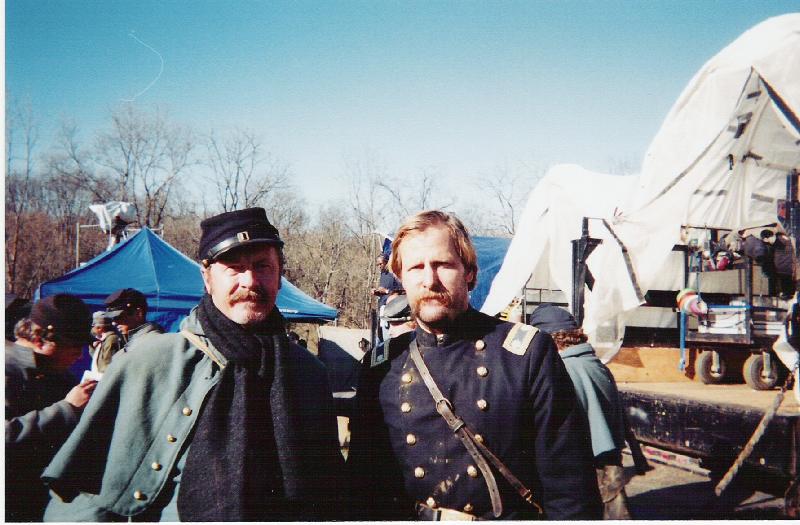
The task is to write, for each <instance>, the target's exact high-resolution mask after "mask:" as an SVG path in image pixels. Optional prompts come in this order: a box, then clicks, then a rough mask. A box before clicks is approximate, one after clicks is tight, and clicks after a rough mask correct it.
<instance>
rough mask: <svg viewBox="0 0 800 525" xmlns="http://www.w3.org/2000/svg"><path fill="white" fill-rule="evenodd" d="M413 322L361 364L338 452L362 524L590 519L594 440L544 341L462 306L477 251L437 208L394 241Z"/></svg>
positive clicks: (527, 329)
mask: <svg viewBox="0 0 800 525" xmlns="http://www.w3.org/2000/svg"><path fill="white" fill-rule="evenodd" d="M390 264H391V268H392V271H393V272H394V273H395V274H396V275H398V276H399V277H400V280H401V282H402V284H403V288H405V290H406V293H407V296H408V302H409V304H410V306H411V312H412V316H413V317H414V319H415V321H416V324H417V328H416V330H415V331H413V332H410V333H409V334H404V335H402V336H399V337H397V338H396V339H392V340H390V344H389V345H388V346H389V350H388V355H386V356H385V357H384V358H381V359H373V358H372V356H367V357H365V358H364V360H363V362H364V363H365V367H364V369H363V370H362V377H361V380H360V382H359V388H358V393H357V403H356V410H355V414H356V415H355V416H354V418H353V420H352V421H351V429H352V438H351V442H350V453H349V458H348V463H349V467H350V468H351V469H352V475H353V477H354V482H355V483H356V487H355V489H356V490H355V493H358V494H359V495H360V496H361V497H362V498H363V501H365V502H367V503H368V505H367V506H366V509H365V510H367V513H366V515H365V516H364V517H366V518H371V519H395V520H398V519H413V518H417V519H423V520H434V521H440V520H477V519H530V518H536V517H546V518H547V519H551V520H559V519H599V518H600V517H601V516H602V507H601V503H600V498H599V494H598V490H597V484H596V480H595V473H594V466H593V463H592V454H591V443H590V440H589V432H588V428H587V426H586V421H585V419H584V416H583V414H582V413H581V409H580V405H579V404H578V402H577V399H576V396H575V391H574V390H573V387H572V383H571V381H570V378H569V375H567V371H566V370H565V368H564V365H563V363H562V362H561V359H560V357H559V356H558V354H557V352H556V349H555V346H554V344H553V340H552V339H551V338H550V336H548V335H547V334H545V333H542V332H539V331H538V330H537V329H535V328H533V327H531V326H526V325H521V324H512V323H506V322H502V321H500V320H497V319H495V318H493V317H490V316H487V315H484V314H482V313H480V312H477V311H476V310H474V309H472V308H471V307H470V305H469V291H470V290H472V289H473V288H474V286H475V282H476V276H477V271H478V268H477V256H476V253H475V249H474V247H473V245H472V242H471V241H470V238H469V235H468V233H467V231H466V229H465V228H464V225H463V224H462V223H461V222H460V221H459V220H458V219H457V218H456V217H454V216H452V215H449V214H447V213H444V212H441V211H425V212H421V213H419V214H417V215H415V216H412V217H410V218H409V219H407V220H406V222H405V223H404V224H403V225H402V226H401V227H400V229H399V231H398V232H397V235H396V237H395V240H394V242H393V243H392V256H391V261H390Z"/></svg>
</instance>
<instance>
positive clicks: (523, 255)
mask: <svg viewBox="0 0 800 525" xmlns="http://www.w3.org/2000/svg"><path fill="white" fill-rule="evenodd" d="M636 182H637V177H635V176H627V177H625V176H618V175H606V174H602V173H596V172H592V171H588V170H586V169H584V168H582V167H580V166H577V165H574V164H561V165H558V166H554V167H553V168H551V169H550V170H549V171H548V172H547V174H546V175H545V176H544V177H543V178H542V180H541V181H540V182H539V184H537V185H536V188H534V190H533V191H532V192H531V194H530V196H529V197H528V202H527V203H526V205H525V209H524V210H523V212H522V215H521V217H520V220H519V222H518V227H517V230H516V233H515V235H514V238H513V239H512V240H511V244H510V245H509V247H508V251H507V252H506V257H505V259H504V260H503V266H502V267H501V268H500V271H499V272H498V273H497V275H496V276H495V278H494V281H493V282H492V288H491V290H490V291H489V295H488V296H487V297H486V301H485V302H484V303H483V307H482V310H483V311H484V312H487V313H491V314H496V313H497V312H499V311H500V310H502V309H503V308H505V307H506V305H508V303H509V302H510V301H511V300H512V299H513V298H514V296H516V295H519V292H520V289H522V287H523V286H525V284H526V283H527V282H528V280H529V278H530V280H531V281H532V282H533V284H534V285H535V286H537V287H540V288H544V289H553V290H563V291H564V292H565V293H566V294H567V296H568V298H569V296H570V290H572V266H571V261H572V244H571V242H570V241H571V240H572V239H577V238H578V237H580V236H581V227H582V220H583V217H594V218H606V217H612V216H613V214H614V211H615V210H616V209H617V208H618V206H619V204H620V203H621V202H622V201H623V199H624V197H625V196H626V195H627V194H628V193H629V192H630V191H631V190H632V189H633V188H634V186H635V184H636ZM589 231H590V233H591V235H592V236H593V237H597V238H605V237H608V231H607V230H606V229H605V228H604V227H603V224H602V222H600V221H598V220H591V221H590V222H589Z"/></svg>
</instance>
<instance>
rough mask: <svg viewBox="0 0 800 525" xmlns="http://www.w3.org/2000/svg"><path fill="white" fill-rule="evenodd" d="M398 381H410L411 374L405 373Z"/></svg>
mask: <svg viewBox="0 0 800 525" xmlns="http://www.w3.org/2000/svg"><path fill="white" fill-rule="evenodd" d="M400 381H402V382H403V383H410V382H411V374H409V373H405V374H403V375H402V376H401V377H400Z"/></svg>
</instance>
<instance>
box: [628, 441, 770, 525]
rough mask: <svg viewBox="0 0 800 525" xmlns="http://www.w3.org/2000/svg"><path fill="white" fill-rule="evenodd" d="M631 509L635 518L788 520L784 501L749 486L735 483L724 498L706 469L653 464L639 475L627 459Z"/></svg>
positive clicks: (653, 462)
mask: <svg viewBox="0 0 800 525" xmlns="http://www.w3.org/2000/svg"><path fill="white" fill-rule="evenodd" d="M623 458H624V462H623V465H624V466H625V474H626V477H627V478H628V479H629V481H628V485H627V486H626V489H625V490H626V492H627V494H628V507H629V509H630V511H631V515H632V517H633V518H634V519H641V520H653V519H658V520H679V519H785V515H784V514H783V498H780V497H776V496H773V495H771V494H765V493H763V492H754V491H753V490H750V489H747V488H745V487H744V485H745V484H746V483H738V482H736V481H735V482H734V483H732V484H731V485H730V486H729V488H728V490H726V491H725V492H724V493H723V494H722V497H719V498H718V497H717V496H716V495H715V494H714V487H715V485H716V483H715V481H712V480H711V478H710V477H709V475H708V474H707V473H704V472H703V469H699V468H697V469H693V470H694V471H689V470H686V469H684V468H679V467H676V466H672V465H665V464H662V463H657V462H655V461H653V460H652V459H651V460H650V461H649V463H650V465H651V466H652V467H653V469H652V470H650V471H649V472H647V473H646V474H645V475H638V476H637V475H635V470H634V467H633V460H632V458H631V456H629V455H627V454H626V455H625V456H623Z"/></svg>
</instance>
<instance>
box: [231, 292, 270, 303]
mask: <svg viewBox="0 0 800 525" xmlns="http://www.w3.org/2000/svg"><path fill="white" fill-rule="evenodd" d="M244 301H247V302H253V303H265V302H266V301H267V294H266V293H265V292H264V290H262V289H260V288H254V289H244V290H237V291H236V292H235V293H234V294H233V295H231V298H230V302H231V303H241V302H244Z"/></svg>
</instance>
